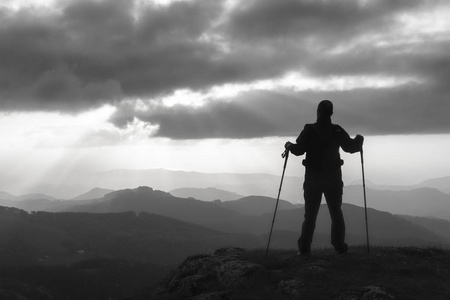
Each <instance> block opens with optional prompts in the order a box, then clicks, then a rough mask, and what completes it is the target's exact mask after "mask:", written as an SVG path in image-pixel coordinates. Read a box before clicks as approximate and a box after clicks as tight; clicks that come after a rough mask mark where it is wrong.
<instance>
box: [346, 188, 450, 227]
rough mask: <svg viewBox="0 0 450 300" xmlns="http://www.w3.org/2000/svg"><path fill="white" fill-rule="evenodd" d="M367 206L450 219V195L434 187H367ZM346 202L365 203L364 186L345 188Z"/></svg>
mask: <svg viewBox="0 0 450 300" xmlns="http://www.w3.org/2000/svg"><path fill="white" fill-rule="evenodd" d="M366 194H367V197H366V198H367V206H368V207H372V208H375V209H377V210H381V211H388V212H390V213H393V214H400V215H411V216H419V217H434V218H440V219H446V220H450V195H449V194H445V193H443V192H441V191H439V190H437V189H433V188H417V189H414V190H402V191H393V190H391V191H389V190H376V189H372V188H367V187H366ZM343 201H344V202H345V203H351V204H355V205H358V206H362V205H364V199H363V190H362V186H357V185H351V186H347V187H345V188H344V199H343Z"/></svg>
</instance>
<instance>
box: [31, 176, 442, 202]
mask: <svg viewBox="0 0 450 300" xmlns="http://www.w3.org/2000/svg"><path fill="white" fill-rule="evenodd" d="M280 179H281V175H270V174H258V173H256V174H241V173H200V172H185V171H172V170H165V169H144V170H127V169H118V170H110V171H102V172H86V173H85V174H81V175H80V174H77V175H72V176H71V177H70V178H67V180H66V181H65V184H63V185H54V184H48V183H45V184H36V185H35V186H33V187H30V188H28V189H27V190H26V191H24V192H23V193H22V194H36V193H42V194H46V195H50V196H52V197H54V198H57V199H74V198H76V197H77V196H79V195H81V194H83V193H86V192H87V191H89V190H91V189H93V188H96V187H102V188H104V189H108V190H120V189H126V188H130V187H138V186H151V187H153V188H155V189H158V190H163V191H174V190H178V189H186V188H195V189H208V188H214V189H218V190H223V191H227V192H229V193H236V194H238V195H242V196H252V195H258V196H266V197H272V198H275V197H276V196H277V193H278V187H279V184H280ZM302 184H303V178H302V177H301V176H298V177H297V176H285V178H284V181H283V189H282V192H281V199H284V200H287V201H290V202H292V203H297V202H299V201H300V202H301V201H302V197H303V194H302ZM354 184H358V181H355V182H352V183H350V184H347V185H354ZM359 184H360V182H359ZM366 184H367V187H369V188H371V189H375V190H392V191H402V190H405V191H410V190H414V189H418V188H423V187H428V188H434V189H437V190H439V191H441V192H443V193H446V194H449V195H450V176H448V177H442V178H435V179H429V180H426V181H424V182H422V183H419V184H415V185H377V184H374V183H371V182H370V180H367V181H366ZM175 196H180V197H186V195H185V194H180V195H175ZM195 196H196V197H194V196H191V197H194V198H196V199H201V200H216V199H220V198H216V199H206V198H202V196H200V195H195ZM221 200H224V201H225V199H221ZM227 200H228V199H227ZM230 200H231V199H230ZM232 200H236V199H232Z"/></svg>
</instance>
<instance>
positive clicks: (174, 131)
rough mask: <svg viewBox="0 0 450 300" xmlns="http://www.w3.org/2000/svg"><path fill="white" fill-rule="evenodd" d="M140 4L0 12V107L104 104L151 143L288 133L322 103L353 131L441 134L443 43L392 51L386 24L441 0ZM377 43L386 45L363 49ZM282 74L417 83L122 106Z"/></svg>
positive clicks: (445, 70)
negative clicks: (138, 125) (154, 139)
mask: <svg viewBox="0 0 450 300" xmlns="http://www.w3.org/2000/svg"><path fill="white" fill-rule="evenodd" d="M139 3H141V2H140V1H131V0H130V1H113V0H109V1H106V0H103V1H99V0H96V1H87V0H80V1H61V2H57V5H56V7H55V10H54V11H45V10H42V9H29V8H24V9H21V10H19V11H12V10H8V9H3V10H2V9H0V66H1V68H0V110H3V111H36V110H46V111H61V112H68V113H73V112H81V111H84V110H88V109H91V108H95V107H99V106H101V105H103V104H112V105H115V106H117V107H118V110H117V112H116V114H115V115H114V116H113V117H112V119H111V120H112V122H113V123H114V124H115V125H117V126H119V127H123V126H125V125H126V124H128V123H129V122H132V121H133V120H134V118H137V119H140V120H142V121H145V122H149V123H151V124H157V125H159V131H158V133H157V135H158V136H164V137H169V138H175V139H183V138H208V137H217V138H220V137H225V138H248V137H261V136H275V135H291V134H293V133H294V132H297V131H298V126H299V125H298V124H302V123H304V119H305V118H308V120H309V121H313V120H314V113H315V107H314V105H315V104H314V105H312V104H311V103H316V101H319V100H321V99H325V98H329V99H331V100H335V102H336V105H337V108H336V109H337V111H339V110H340V111H341V115H345V116H346V118H345V122H346V123H348V125H349V126H350V128H354V129H355V130H361V131H365V132H370V133H372V134H392V133H417V132H419V133H432V132H449V129H450V128H449V127H450V126H449V125H448V121H447V117H446V115H445V113H448V106H449V104H448V103H449V101H448V97H449V96H448V95H450V87H449V86H448V84H447V78H448V77H449V76H450V56H449V54H448V53H450V49H449V48H450V45H449V42H448V39H444V38H440V39H439V38H437V39H433V38H431V37H428V38H427V40H423V41H420V39H419V41H418V42H417V43H415V44H411V43H402V42H401V41H398V40H397V38H398V37H397V36H396V34H398V32H396V30H395V29H396V26H398V25H399V23H398V19H397V17H398V16H399V15H402V14H414V13H417V12H421V11H423V10H426V9H429V8H431V7H433V6H434V5H445V1H439V0H395V1H392V0H375V1H345V0H334V1H331V0H330V1H327V0H320V1H319V0H317V1H311V0H301V1H300V0H279V1H273V0H251V1H250V0H249V1H238V2H237V4H236V5H235V6H234V7H233V8H232V9H231V10H229V11H228V10H227V9H226V6H225V1H210V0H199V1H187V2H185V1H182V2H173V3H171V4H170V5H167V6H158V5H154V4H146V5H141V4H139ZM389 34H392V35H391V36H389ZM414 34H415V32H411V33H408V34H406V36H409V35H414ZM386 35H387V36H386ZM379 36H381V37H382V38H383V39H384V42H386V41H387V42H388V44H389V43H392V44H391V45H387V46H384V47H377V46H375V45H374V44H372V43H371V42H370V41H371V39H373V38H377V37H379ZM364 38H367V39H368V41H366V42H359V43H358V42H357V41H361V40H364ZM354 42H355V44H354V45H353V46H351V45H352V43H354ZM396 42H397V43H396ZM347 46H348V48H346V47H347ZM336 49H341V50H340V51H333V50H336ZM342 49H344V50H342ZM290 71H299V72H302V73H303V74H307V75H312V76H315V77H316V78H324V79H328V78H330V77H332V76H335V77H339V76H356V77H358V76H378V77H383V76H391V77H397V76H398V77H400V78H413V79H417V80H418V81H417V82H415V83H414V82H411V84H406V85H405V84H404V85H400V86H397V87H392V88H384V89H375V88H373V89H370V88H369V89H357V90H350V91H332V92H320V91H308V92H301V93H293V92H289V91H285V92H283V93H278V92H276V91H272V92H269V91H259V92H258V91H255V92H250V93H246V94H243V95H241V96H239V97H237V98H236V99H233V100H232V101H225V102H224V101H219V100H216V101H211V102H207V103H206V104H205V106H203V107H200V108H199V107H197V108H190V107H181V106H175V107H171V108H169V107H164V106H162V105H158V104H155V105H154V106H153V107H152V108H151V109H149V110H148V111H142V110H139V109H136V108H135V107H134V105H133V102H132V101H133V100H132V99H137V98H143V99H153V100H154V99H160V98H161V96H163V95H166V94H171V93H172V92H174V91H175V90H177V89H190V90H195V91H204V90H208V89H209V88H211V87H212V86H217V85H222V84H228V83H242V84H245V83H250V82H253V81H257V80H263V79H273V78H277V77H279V76H282V75H284V74H287V73H289V72H290ZM124 99H126V101H124ZM339 105H340V106H339ZM405 107H407V109H406V110H404V108H405ZM306 111H307V112H308V113H306ZM311 114H312V115H313V117H311ZM362 116H367V117H364V118H363V117H362ZM336 117H337V118H339V117H338V114H336ZM338 120H339V119H338ZM378 120H384V121H383V122H382V124H380V122H379V121H378Z"/></svg>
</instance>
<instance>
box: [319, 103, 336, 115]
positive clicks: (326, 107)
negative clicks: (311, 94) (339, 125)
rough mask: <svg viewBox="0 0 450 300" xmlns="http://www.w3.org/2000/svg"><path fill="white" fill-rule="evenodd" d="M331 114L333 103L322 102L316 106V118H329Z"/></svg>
mask: <svg viewBox="0 0 450 300" xmlns="http://www.w3.org/2000/svg"><path fill="white" fill-rule="evenodd" d="M332 114H333V103H331V101H330V100H322V101H320V103H319V106H317V118H329V117H331V115H332Z"/></svg>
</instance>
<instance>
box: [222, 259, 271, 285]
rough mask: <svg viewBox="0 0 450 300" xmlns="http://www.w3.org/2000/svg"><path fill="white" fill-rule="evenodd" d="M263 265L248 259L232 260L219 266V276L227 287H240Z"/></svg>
mask: <svg viewBox="0 0 450 300" xmlns="http://www.w3.org/2000/svg"><path fill="white" fill-rule="evenodd" d="M262 269H263V267H262V266H261V265H258V264H254V263H251V262H248V261H240V260H232V261H229V262H226V263H224V264H222V265H220V266H219V267H217V276H218V278H219V281H220V283H222V284H223V285H224V286H226V287H227V288H234V287H238V286H240V285H242V284H245V283H246V281H247V280H248V279H249V278H250V277H251V276H252V275H253V274H255V273H256V272H258V271H261V270H262Z"/></svg>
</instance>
